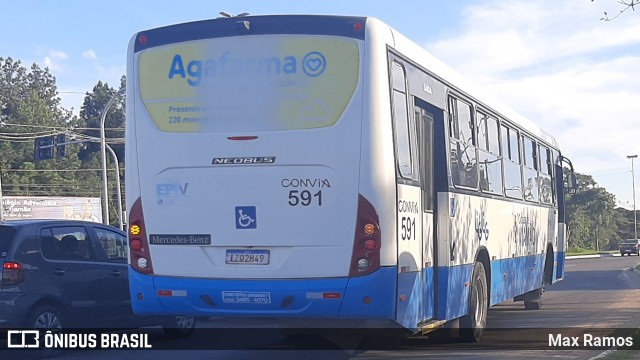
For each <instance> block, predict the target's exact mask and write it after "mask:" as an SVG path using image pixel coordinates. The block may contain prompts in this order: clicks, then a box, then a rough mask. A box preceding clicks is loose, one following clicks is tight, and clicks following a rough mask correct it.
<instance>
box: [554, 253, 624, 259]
mask: <svg viewBox="0 0 640 360" xmlns="http://www.w3.org/2000/svg"><path fill="white" fill-rule="evenodd" d="M613 256H620V255H619V254H595V255H575V256H566V257H565V259H567V260H571V259H593V258H601V257H613Z"/></svg>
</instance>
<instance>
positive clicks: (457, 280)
mask: <svg viewBox="0 0 640 360" xmlns="http://www.w3.org/2000/svg"><path fill="white" fill-rule="evenodd" d="M437 271H438V275H437V278H438V301H437V304H438V319H440V320H453V319H457V318H459V317H461V316H464V315H466V314H467V312H468V311H469V286H467V285H466V284H468V282H469V280H470V279H471V272H472V271H473V265H472V264H465V265H459V266H450V267H448V266H439V267H438V269H437Z"/></svg>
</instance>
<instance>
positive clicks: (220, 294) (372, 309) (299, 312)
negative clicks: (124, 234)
mask: <svg viewBox="0 0 640 360" xmlns="http://www.w3.org/2000/svg"><path fill="white" fill-rule="evenodd" d="M396 280H397V270H396V268H395V267H382V268H380V269H379V270H378V271H376V272H374V273H372V274H370V275H366V276H362V277H353V278H348V277H342V278H329V279H325V278H313V279H259V280H258V279H252V280H229V279H201V278H200V279H198V278H176V277H169V276H149V275H144V274H140V273H138V272H136V271H135V270H133V269H130V270H129V286H130V291H131V304H132V307H133V311H134V312H135V313H137V314H141V315H195V316H224V317H226V318H229V317H263V318H271V319H286V318H290V319H321V321H320V322H319V323H323V322H324V321H325V320H328V319H360V320H362V319H367V320H373V321H374V322H378V321H379V320H380V321H382V323H384V322H385V321H393V320H394V319H395V293H396ZM304 322H305V321H303V322H302V323H304ZM289 323H290V324H292V326H294V327H299V326H300V325H299V324H300V322H298V323H296V322H295V321H290V322H289ZM356 323H357V324H360V323H361V322H356ZM347 324H349V322H348V323H347ZM311 326H312V327H316V326H318V325H317V324H316V322H314V323H313V325H311ZM347 326H350V325H347Z"/></svg>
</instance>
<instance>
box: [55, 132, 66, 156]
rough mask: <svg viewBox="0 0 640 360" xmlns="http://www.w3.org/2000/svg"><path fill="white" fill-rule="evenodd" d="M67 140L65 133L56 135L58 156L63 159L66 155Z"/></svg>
mask: <svg viewBox="0 0 640 360" xmlns="http://www.w3.org/2000/svg"><path fill="white" fill-rule="evenodd" d="M65 143H66V140H65V136H64V134H58V135H56V158H58V159H62V158H63V157H64V154H65V152H64V146H65Z"/></svg>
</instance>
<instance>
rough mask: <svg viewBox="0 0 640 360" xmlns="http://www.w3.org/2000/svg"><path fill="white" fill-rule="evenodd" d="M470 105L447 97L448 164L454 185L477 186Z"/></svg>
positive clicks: (476, 165)
mask: <svg viewBox="0 0 640 360" xmlns="http://www.w3.org/2000/svg"><path fill="white" fill-rule="evenodd" d="M471 114H472V110H471V105H470V104H468V103H466V102H464V101H461V100H458V99H456V98H454V97H453V96H450V97H449V134H450V141H449V146H450V155H449V164H450V167H451V177H452V180H453V184H454V185H455V186H462V187H466V188H472V189H477V188H478V158H477V156H476V147H475V142H474V138H473V118H472V116H471Z"/></svg>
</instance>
